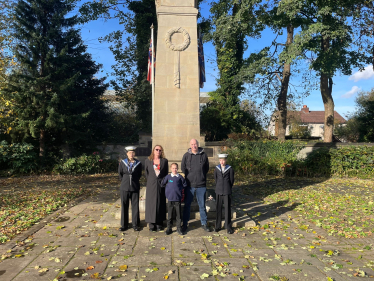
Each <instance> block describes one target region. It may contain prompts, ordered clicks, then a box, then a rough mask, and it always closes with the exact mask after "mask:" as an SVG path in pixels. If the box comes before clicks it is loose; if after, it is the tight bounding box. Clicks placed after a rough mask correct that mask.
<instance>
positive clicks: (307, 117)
mask: <svg viewBox="0 0 374 281" xmlns="http://www.w3.org/2000/svg"><path fill="white" fill-rule="evenodd" d="M292 117H297V119H299V118H300V122H301V123H307V124H324V123H325V112H324V111H309V108H308V107H304V108H302V109H301V110H300V111H288V112H287V119H288V120H289V118H292ZM334 120H335V121H337V122H339V123H340V124H343V123H347V120H345V119H344V118H343V117H342V116H341V115H340V114H339V113H338V112H336V111H334Z"/></svg>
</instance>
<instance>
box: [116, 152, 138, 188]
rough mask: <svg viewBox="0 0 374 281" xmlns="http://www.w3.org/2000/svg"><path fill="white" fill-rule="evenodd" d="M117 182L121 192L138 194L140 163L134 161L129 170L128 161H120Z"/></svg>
mask: <svg viewBox="0 0 374 281" xmlns="http://www.w3.org/2000/svg"><path fill="white" fill-rule="evenodd" d="M118 175H119V180H120V181H121V187H120V189H122V190H123V191H132V192H139V190H140V183H139V179H140V177H141V176H142V163H141V162H140V161H139V160H137V159H135V162H134V164H133V166H132V169H131V170H130V166H129V164H128V159H125V160H122V161H121V162H120V163H119V166H118Z"/></svg>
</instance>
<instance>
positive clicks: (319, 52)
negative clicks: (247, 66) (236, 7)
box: [280, 0, 366, 142]
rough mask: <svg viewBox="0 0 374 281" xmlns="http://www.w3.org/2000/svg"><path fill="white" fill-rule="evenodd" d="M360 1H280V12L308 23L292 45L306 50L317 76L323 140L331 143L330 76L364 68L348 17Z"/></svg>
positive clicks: (332, 110) (362, 58) (331, 78)
mask: <svg viewBox="0 0 374 281" xmlns="http://www.w3.org/2000/svg"><path fill="white" fill-rule="evenodd" d="M364 2H365V1H363V0H350V1H346V0H337V1H327V0H318V1H309V0H292V1H285V2H282V3H281V5H280V7H281V11H283V12H285V13H286V14H287V15H288V16H289V17H296V16H301V17H302V18H304V19H305V20H306V21H307V24H304V25H302V26H301V29H302V30H301V32H300V33H298V34H297V36H296V37H295V40H294V44H295V46H296V47H297V48H299V49H301V50H305V51H308V54H309V56H308V61H309V62H310V68H311V69H312V70H314V71H315V72H316V73H317V75H318V76H319V79H320V91H321V96H322V101H323V104H324V108H325V122H324V123H325V124H324V141H325V142H332V135H333V128H334V100H333V97H332V89H333V76H334V75H335V74H336V73H337V72H338V71H340V72H341V73H342V74H344V75H350V74H351V72H352V68H353V67H360V68H362V67H363V62H365V61H366V56H365V55H364V54H363V53H362V52H360V50H355V49H353V48H351V45H352V43H353V34H354V33H353V29H352V26H351V24H350V23H349V19H350V18H352V17H353V16H355V14H356V8H357V7H358V6H359V5H362V4H363V3H364Z"/></svg>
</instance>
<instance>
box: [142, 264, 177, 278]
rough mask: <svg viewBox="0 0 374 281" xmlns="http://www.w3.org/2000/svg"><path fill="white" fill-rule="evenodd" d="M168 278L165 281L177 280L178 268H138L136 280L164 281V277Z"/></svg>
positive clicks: (171, 266) (170, 266)
mask: <svg viewBox="0 0 374 281" xmlns="http://www.w3.org/2000/svg"><path fill="white" fill-rule="evenodd" d="M165 276H168V279H167V280H175V281H177V280H179V277H178V267H176V266H173V265H169V266H147V267H141V268H139V272H138V280H144V281H154V280H165V279H164V277H165Z"/></svg>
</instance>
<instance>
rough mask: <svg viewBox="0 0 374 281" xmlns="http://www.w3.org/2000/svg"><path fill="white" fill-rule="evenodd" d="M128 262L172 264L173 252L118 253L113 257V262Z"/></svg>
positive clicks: (131, 264) (148, 264)
mask: <svg viewBox="0 0 374 281" xmlns="http://www.w3.org/2000/svg"><path fill="white" fill-rule="evenodd" d="M113 262H115V264H126V265H128V266H151V265H157V266H161V265H171V254H170V255H169V253H168V255H166V254H164V255H162V256H159V255H145V254H141V255H136V254H134V255H122V254H117V255H116V256H114V257H113V258H112V259H111V263H113Z"/></svg>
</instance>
